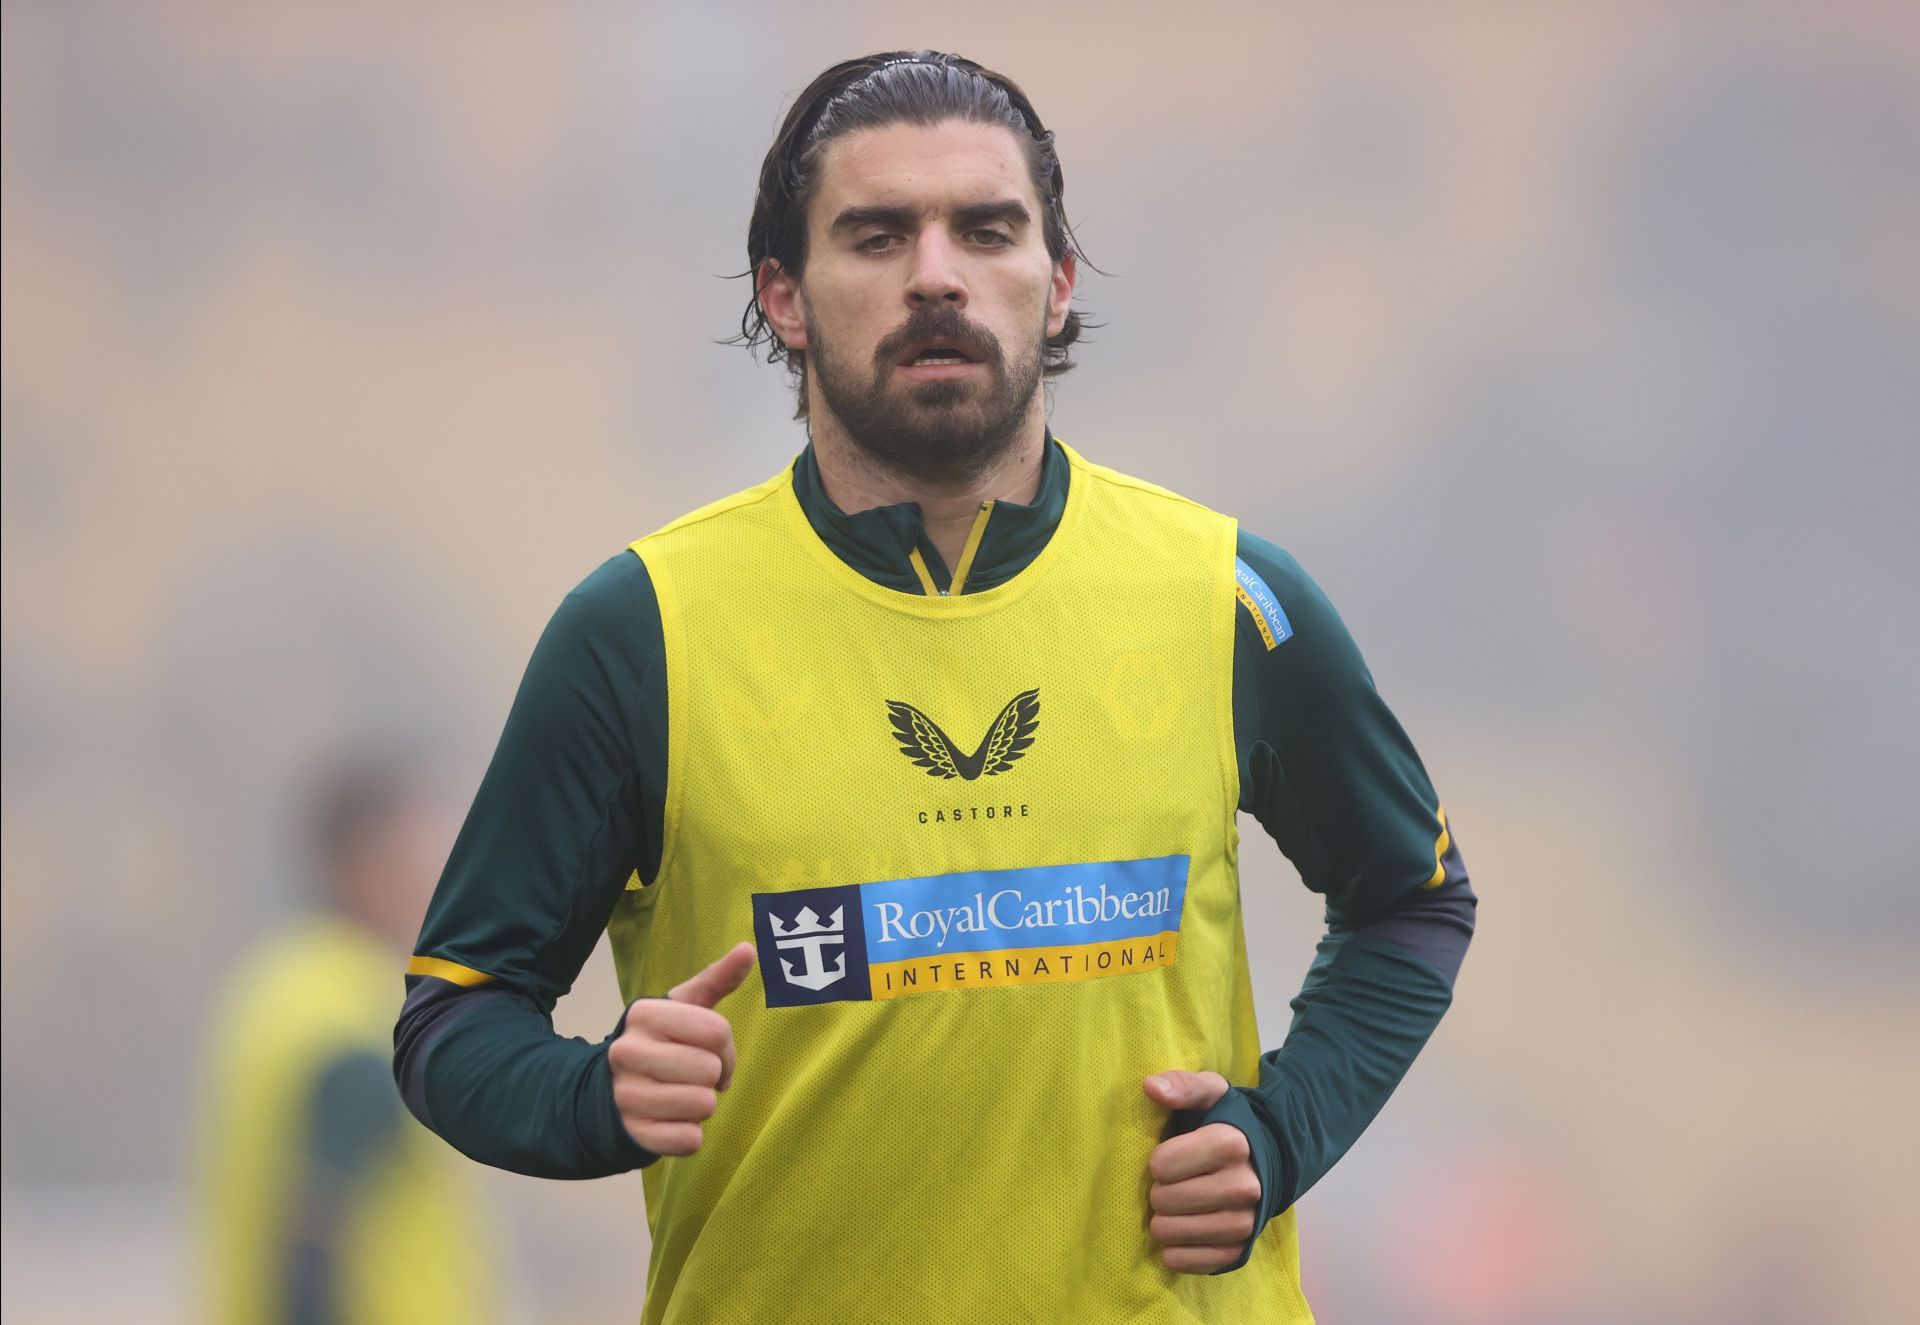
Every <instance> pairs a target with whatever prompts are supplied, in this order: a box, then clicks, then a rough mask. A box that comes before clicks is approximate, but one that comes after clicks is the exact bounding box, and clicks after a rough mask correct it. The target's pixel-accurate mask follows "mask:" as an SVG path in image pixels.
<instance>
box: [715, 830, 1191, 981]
mask: <svg viewBox="0 0 1920 1325" xmlns="http://www.w3.org/2000/svg"><path fill="white" fill-rule="evenodd" d="M1187 866H1188V858H1187V857H1186V856H1159V857H1155V858H1153V859H1151V860H1119V861H1107V862H1102V863H1099V864H1086V865H1046V866H1040V867H1036V868H1032V869H1018V870H973V871H968V872H965V873H960V874H936V875H931V876H929V877H926V878H919V879H894V880H891V881H889V882H885V883H856V884H847V885H843V886H841V887H837V888H802V889H798V890H795V891H793V892H784V893H755V894H754V895H753V930H754V939H755V941H756V943H757V944H758V945H759V949H760V970H761V977H762V980H763V982H764V983H765V985H766V991H767V1006H768V1007H773V1008H780V1007H802V1006H806V1005H808V1004H814V1003H838V1002H843V1001H848V1000H856V1001H864V1000H867V999H888V998H899V997H901V996H902V995H905V994H916V993H937V992H941V991H944V990H966V989H983V988H994V987H999V986H1003V985H1030V984H1071V983H1075V982H1078V981H1081V980H1096V979H1099V978H1101V977H1103V976H1108V975H1129V974H1135V973H1139V972H1143V971H1152V970H1157V969H1159V968H1160V967H1163V966H1171V965H1172V964H1173V961H1174V957H1175V955H1176V951H1177V949H1178V947H1179V940H1180V916H1181V911H1182V908H1183V907H1184V905H1185V902H1186V893H1187Z"/></svg>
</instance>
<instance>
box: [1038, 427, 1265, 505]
mask: <svg viewBox="0 0 1920 1325" xmlns="http://www.w3.org/2000/svg"><path fill="white" fill-rule="evenodd" d="M1060 449H1061V450H1063V451H1065V452H1066V454H1067V459H1068V461H1069V462H1070V463H1071V464H1072V466H1073V470H1074V478H1075V479H1076V480H1078V481H1081V482H1085V483H1088V484H1091V485H1094V486H1097V487H1099V488H1102V489H1104V490H1105V491H1107V492H1110V493H1114V494H1118V495H1120V496H1122V497H1127V498H1133V499H1136V500H1137V501H1139V502H1141V503H1142V504H1144V505H1148V506H1156V507H1160V508H1162V509H1164V510H1167V511H1169V512H1178V513H1181V514H1189V515H1195V516H1203V517H1211V518H1212V519H1214V520H1227V519H1229V518H1230V517H1228V516H1225V515H1222V514H1221V513H1220V512H1218V511H1216V510H1214V509H1213V508H1212V507H1210V506H1207V505H1204V504H1203V503H1201V502H1197V501H1195V500H1193V498H1191V497H1183V496H1181V495H1180V494H1179V493H1177V492H1175V491H1173V490H1172V489H1170V488H1163V487H1161V486H1160V485H1159V484H1158V483H1150V482H1148V481H1147V480H1146V479H1143V478H1136V477H1135V476H1134V475H1132V474H1123V473H1121V472H1120V471H1119V470H1117V469H1110V468H1108V467H1107V466H1106V465H1097V464H1095V463H1094V462H1093V461H1091V460H1088V459H1087V458H1086V457H1085V456H1083V455H1081V454H1080V453H1079V452H1078V451H1076V450H1074V449H1073V448H1072V447H1070V446H1068V445H1066V444H1065V443H1064V442H1062V443H1060Z"/></svg>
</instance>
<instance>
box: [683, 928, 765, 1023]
mask: <svg viewBox="0 0 1920 1325" xmlns="http://www.w3.org/2000/svg"><path fill="white" fill-rule="evenodd" d="M752 969H753V945H752V944H751V943H736V944H734V945H733V947H732V948H731V949H730V950H728V952H727V953H726V955H725V956H723V957H721V958H720V960H718V961H716V962H715V963H713V965H711V966H709V967H707V969H706V970H704V971H701V972H700V973H699V974H698V975H693V976H689V977H688V978H687V979H685V980H682V981H681V982H680V983H679V984H677V985H675V986H674V987H673V988H671V989H669V990H668V991H667V997H668V998H670V999H672V1000H673V1001H674V1002H676V1003H693V1004H696V1005H698V1006H700V1007H703V1008H710V1007H712V1006H714V1005H715V1004H716V1003H718V1002H719V1001H720V1000H721V999H723V998H725V997H726V996H727V995H728V994H731V993H732V992H733V991H734V990H736V989H738V988H739V987H740V986H741V985H742V984H744V983H746V979H747V972H749V971H751V970H752Z"/></svg>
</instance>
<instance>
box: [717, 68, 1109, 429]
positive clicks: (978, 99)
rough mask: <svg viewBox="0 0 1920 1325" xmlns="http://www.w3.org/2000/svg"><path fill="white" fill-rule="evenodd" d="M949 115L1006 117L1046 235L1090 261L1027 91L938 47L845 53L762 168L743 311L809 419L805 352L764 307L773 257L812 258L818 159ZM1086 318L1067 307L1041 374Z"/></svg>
mask: <svg viewBox="0 0 1920 1325" xmlns="http://www.w3.org/2000/svg"><path fill="white" fill-rule="evenodd" d="M946 120H966V121H969V122H972V123H975V124H1001V125H1005V126H1006V127H1007V128H1009V129H1011V130H1013V132H1014V134H1015V136H1016V137H1018V138H1019V140H1020V142H1021V144H1022V146H1023V147H1024V148H1025V150H1026V158H1027V173H1028V175H1029V176H1030V177H1031V179H1032V181H1033V187H1034V191H1035V192H1036V193H1037V194H1039V196H1040V209H1041V213H1042V215H1041V220H1040V229H1041V234H1042V236H1043V237H1044V238H1045V241H1046V245H1047V255H1048V256H1049V257H1051V258H1052V259H1053V260H1054V261H1055V262H1056V263H1057V262H1059V261H1060V260H1061V259H1063V258H1064V257H1066V256H1067V254H1069V253H1072V254H1073V255H1074V257H1075V259H1076V260H1077V261H1081V262H1084V261H1085V259H1086V255H1085V254H1084V253H1083V252H1081V249H1080V241H1079V239H1078V238H1077V237H1076V236H1075V235H1074V233H1073V227H1072V226H1070V225H1068V224H1067V212H1066V204H1065V201H1064V198H1065V194H1066V187H1067V186H1066V177H1065V175H1064V174H1063V173H1062V171H1061V169H1060V156H1059V153H1058V152H1057V151H1056V150H1055V147H1054V139H1053V133H1052V131H1050V130H1049V129H1048V128H1047V127H1046V126H1045V125H1043V124H1042V123H1041V122H1040V116H1039V114H1038V113H1037V112H1036V111H1035V110H1034V108H1033V103H1032V102H1031V101H1029V100H1027V94H1026V93H1024V92H1022V91H1021V90H1020V87H1019V85H1018V84H1016V83H1015V82H1014V81H1013V80H1012V79H1011V78H1008V77H1006V76H1005V75H1004V74H996V73H994V72H993V71H992V70H991V69H984V68H982V67H981V66H979V65H977V64H975V63H974V62H973V61H972V60H968V59H964V58H962V57H961V56H958V55H948V54H945V53H943V52H940V51H886V52H883V53H881V54H878V55H868V56H863V57H862V58H860V59H858V60H847V61H844V62H842V63H840V64H836V65H834V66H833V68H831V69H829V70H827V71H826V72H825V73H823V74H821V75H820V76H819V77H818V78H816V79H814V80H813V82H812V84H810V85H809V86H808V88H807V90H806V91H804V92H802V93H801V94H800V97H799V99H798V100H797V101H795V102H794V103H793V109H792V110H790V111H788V112H787V118H786V121H785V122H784V123H783V124H781V126H780V133H779V135H778V136H777V137H776V138H775V139H774V140H773V146H772V147H771V148H769V149H768V150H767V157H766V160H765V161H763V162H762V163H761V165H760V191H759V192H758V193H757V194H756V195H755V196H754V200H753V220H752V221H751V222H750V223H749V224H748V226H747V259H748V267H747V270H746V273H745V275H746V276H747V277H748V279H749V280H750V281H751V282H752V284H753V292H752V294H751V295H750V296H749V297H748V299H747V307H746V311H745V312H744V313H743V314H742V315H741V317H740V334H739V335H738V336H737V337H734V338H733V341H734V343H735V344H740V345H745V346H746V347H747V348H748V349H749V350H756V349H763V350H764V351H765V353H766V356H767V362H768V363H785V364H786V366H787V371H788V372H790V373H791V374H792V375H793V379H794V393H795V395H796V396H797V397H798V408H797V409H796V410H795V411H794V417H795V418H797V419H804V418H806V417H807V356H806V352H805V351H804V350H796V349H791V348H789V347H788V346H787V345H786V344H784V343H783V342H782V341H781V339H780V337H779V336H778V335H776V334H775V333H774V330H773V327H772V325H771V324H770V323H769V322H768V321H767V314H766V310H765V309H763V308H761V306H760V275H759V273H760V268H761V264H762V263H764V262H765V261H766V260H767V259H768V258H772V259H773V260H774V261H776V262H778V263H779V264H780V269H781V270H782V271H783V272H785V273H787V274H788V275H789V276H792V277H793V278H794V279H795V280H799V279H800V277H801V275H802V273H803V272H804V271H805V270H806V263H807V209H808V207H809V205H810V204H811V203H812V201H813V198H814V194H815V193H816V192H817V191H818V187H819V183H820V173H819V167H820V157H821V154H822V152H824V151H825V149H826V147H827V144H829V143H831V142H832V141H833V140H834V139H836V138H840V137H843V136H845V135H846V134H850V133H855V132H858V131H860V130H862V129H878V128H881V127H882V126H884V125H888V124H900V123H905V124H918V125H934V124H939V123H942V122H944V121H946ZM1083 325H1084V324H1083V323H1082V321H1081V317H1080V314H1079V313H1078V312H1074V311H1069V312H1068V314H1067V321H1066V325H1065V326H1063V327H1061V329H1060V330H1059V332H1058V333H1057V334H1055V335H1052V336H1049V337H1047V340H1046V345H1045V348H1044V350H1043V351H1042V354H1041V372H1042V373H1043V374H1044V375H1045V376H1047V377H1049V378H1053V377H1058V376H1059V375H1060V374H1061V373H1064V372H1066V371H1067V370H1068V369H1070V368H1072V367H1073V359H1072V358H1071V357H1070V356H1069V354H1068V352H1067V351H1068V347H1069V346H1071V345H1072V344H1073V343H1074V342H1075V341H1076V340H1078V339H1079V338H1080V331H1081V328H1082V326H1083Z"/></svg>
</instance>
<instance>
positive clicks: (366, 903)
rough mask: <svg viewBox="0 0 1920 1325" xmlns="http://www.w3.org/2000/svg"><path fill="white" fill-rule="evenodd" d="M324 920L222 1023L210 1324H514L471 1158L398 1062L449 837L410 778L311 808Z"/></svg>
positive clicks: (377, 772) (242, 988)
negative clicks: (405, 1082)
mask: <svg viewBox="0 0 1920 1325" xmlns="http://www.w3.org/2000/svg"><path fill="white" fill-rule="evenodd" d="M311 817H312V825H311V838H312V840H311V849H312V855H313V859H314V874H315V876H316V879H315V882H316V883H317V885H318V888H317V896H316V898H315V905H314V906H313V908H312V910H311V912H310V913H309V914H308V915H306V916H305V917H304V918H302V919H301V920H300V921H299V922H297V923H296V924H295V925H294V926H292V927H291V928H290V929H288V930H287V931H286V932H285V933H284V934H282V935H281V936H279V937H278V938H276V939H273V940H271V941H269V942H268V943H266V944H265V945H263V946H262V947H261V948H260V949H259V950H258V951H256V952H255V953H254V954H253V955H252V956H251V957H250V958H249V960H248V961H247V962H246V964H245V965H244V967H243V968H242V970H241V971H240V973H239V974H238V975H237V976H236V977H235V979H234V980H233V982H232V985H231V987H230V989H229V991H228V993H227V996H226V1001H225V1006H224V1009H223V1011H222V1013H221V1014H220V1017H219V1019H218V1021H217V1023H216V1031H215V1036H214V1043H213V1061H212V1066H211V1071H210V1073H209V1080H208V1090H207V1098H206V1108H205V1119H204V1121H205V1130H204V1135H203V1137H202V1162H203V1167H204V1170H205V1172H204V1178H205V1190H204V1202H205V1209H204V1228H203V1243H204V1250H205V1253H206V1270H207V1273H208V1276H209V1279H208V1283H207V1288H208V1291H209V1293H210V1297H211V1307H212V1310H211V1312H210V1316H209V1318H210V1319H212V1320H214V1321H216V1322H221V1323H222V1325H274V1323H277V1322H286V1323H287V1325H295V1323H296V1322H297V1323H298V1325H331V1323H333V1322H353V1325H378V1323H380V1322H400V1321H408V1322H419V1321H429V1320H460V1321H485V1320H491V1319H495V1318H496V1313H497V1310H498V1303H497V1296H496V1293H495V1291H494V1289H495V1284H494V1275H493V1273H492V1270H491V1265H490V1261H489V1258H488V1255H487V1246H486V1243H485V1238H484V1233H483V1230H482V1228H481V1226H480V1225H479V1223H478V1222H477V1221H476V1219H475V1217H474V1205H473V1201H472V1195H471V1192H470V1190H469V1183H468V1182H467V1180H466V1175H464V1174H463V1173H461V1172H459V1168H460V1166H459V1164H458V1161H457V1160H455V1159H454V1158H453V1157H452V1156H451V1155H449V1154H448V1153H447V1151H446V1148H445V1147H444V1146H442V1145H440V1144H439V1142H437V1141H436V1140H434V1139H433V1137H432V1136H431V1135H430V1134H429V1133H428V1132H427V1131H426V1129H424V1128H422V1127H421V1126H420V1125H419V1124H418V1123H416V1122H415V1121H414V1120H413V1119H412V1118H411V1117H410V1116H408V1114H407V1111H406V1109H405V1108H404V1107H403V1106H402V1104H401V1102H400V1097H399V1095H398V1093H397V1092H396V1091H395V1090H394V1086H393V1079H392V1076H391V1074H390V1072H389V1069H388V1060H389V1058H390V1057H391V1054H392V1039H391V1030H392V1015H393V1012H392V1008H393V1005H392V993H391V990H392V988H393V984H392V981H393V967H394V963H395V961H396V960H397V958H398V956H399V955H400V954H404V952H405V950H406V947H407V945H408V944H409V943H410V942H411V940H412V937H413V934H414V932H415V931H416V930H417V928H418V927H419V923H420V916H421V913H422V912H423V911H424V909H425V907H426V902H427V898H428V896H429V895H430V894H431V892H432V885H433V880H434V878H435V877H436V874H437V872H438V867H439V864H440V860H441V853H442V852H444V850H445V838H444V836H443V835H442V834H441V832H440V831H439V827H440V820H439V816H438V815H436V814H435V813H434V812H433V811H432V809H431V807H430V805H429V803H428V799H427V796H426V793H425V791H424V788H423V786H422V784H421V783H420V781H419V779H418V778H417V776H416V775H415V774H414V772H413V771H412V770H411V768H410V767H408V766H406V765H403V764H402V763H400V762H398V761H395V760H389V759H383V758H376V757H363V758H360V759H356V760H353V761H351V762H348V763H346V764H344V765H343V766H341V767H340V768H338V769H336V770H335V771H334V773H333V774H332V776H331V777H330V778H329V780H328V782H327V784H326V785H325V787H324V788H323V789H322V790H321V792H320V794H319V796H318V797H317V799H316V802H315V804H314V806H313V808H312V812H311Z"/></svg>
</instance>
